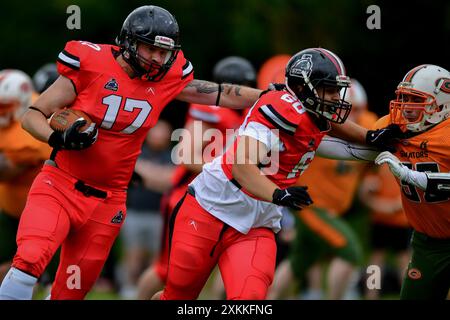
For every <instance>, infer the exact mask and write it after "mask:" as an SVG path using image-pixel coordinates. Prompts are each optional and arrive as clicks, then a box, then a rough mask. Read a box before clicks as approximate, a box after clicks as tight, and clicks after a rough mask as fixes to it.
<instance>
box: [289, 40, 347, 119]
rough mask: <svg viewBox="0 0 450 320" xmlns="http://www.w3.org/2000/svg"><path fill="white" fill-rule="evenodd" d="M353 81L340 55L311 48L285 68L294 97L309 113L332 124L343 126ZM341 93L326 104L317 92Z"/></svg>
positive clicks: (294, 58) (297, 55)
mask: <svg viewBox="0 0 450 320" xmlns="http://www.w3.org/2000/svg"><path fill="white" fill-rule="evenodd" d="M350 83H351V82H350V79H349V77H347V76H346V74H345V68H344V65H343V63H342V61H341V59H339V57H338V56H337V55H335V54H334V53H333V52H331V51H329V50H326V49H322V48H310V49H305V50H302V51H300V52H298V53H296V54H295V55H294V56H292V58H291V59H290V60H289V62H288V64H287V65H286V87H287V89H288V90H289V91H290V92H291V93H293V94H295V95H296V96H297V97H298V98H299V100H300V101H301V102H302V103H303V105H304V106H305V108H306V109H307V110H308V111H311V112H313V113H315V114H317V115H319V116H321V117H324V118H326V119H327V120H329V121H332V122H335V123H344V122H345V120H346V119H347V117H348V115H349V114H350V111H351V108H352V105H351V104H350V103H349V102H347V101H345V94H346V91H347V88H348V87H350ZM320 87H321V88H324V89H327V88H330V87H332V88H336V89H339V90H340V99H339V100H334V101H331V100H325V97H324V95H325V90H323V91H322V92H323V94H322V96H321V97H320V96H319V94H318V91H317V88H320Z"/></svg>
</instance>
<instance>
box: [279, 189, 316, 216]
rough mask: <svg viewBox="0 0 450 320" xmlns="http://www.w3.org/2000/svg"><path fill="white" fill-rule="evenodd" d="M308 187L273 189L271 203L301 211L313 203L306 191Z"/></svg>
mask: <svg viewBox="0 0 450 320" xmlns="http://www.w3.org/2000/svg"><path fill="white" fill-rule="evenodd" d="M307 189H308V187H289V188H286V189H275V191H274V192H273V195H272V202H273V203H275V204H277V205H279V206H284V207H288V208H291V209H294V210H301V209H303V208H304V207H306V206H309V205H310V204H312V203H313V201H312V199H311V197H310V196H309V194H308V192H307V191H306V190H307Z"/></svg>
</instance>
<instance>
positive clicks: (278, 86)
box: [259, 82, 286, 98]
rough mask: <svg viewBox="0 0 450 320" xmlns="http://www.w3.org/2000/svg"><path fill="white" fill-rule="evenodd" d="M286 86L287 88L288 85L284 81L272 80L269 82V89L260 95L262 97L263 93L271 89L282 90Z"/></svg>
mask: <svg viewBox="0 0 450 320" xmlns="http://www.w3.org/2000/svg"><path fill="white" fill-rule="evenodd" d="M285 88H286V85H285V84H284V83H272V82H271V83H269V86H268V87H267V89H266V90H264V91H263V92H261V93H260V94H259V97H260V98H261V96H262V95H263V94H266V93H268V92H270V91H281V90H283V89H285Z"/></svg>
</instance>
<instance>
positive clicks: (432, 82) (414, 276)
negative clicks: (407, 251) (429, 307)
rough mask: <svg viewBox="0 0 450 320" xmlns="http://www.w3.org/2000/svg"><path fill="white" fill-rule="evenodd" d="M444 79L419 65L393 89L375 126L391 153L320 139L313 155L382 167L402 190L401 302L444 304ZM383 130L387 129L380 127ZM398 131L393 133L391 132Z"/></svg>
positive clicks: (449, 104)
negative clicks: (388, 133) (388, 138)
mask: <svg viewBox="0 0 450 320" xmlns="http://www.w3.org/2000/svg"><path fill="white" fill-rule="evenodd" d="M449 79H450V73H449V72H448V71H447V70H445V69H444V68H442V67H439V66H436V65H430V64H425V65H419V66H417V67H415V68H413V69H412V70H410V71H409V72H408V73H407V74H406V75H405V77H404V78H403V80H402V81H401V82H400V83H399V85H398V87H397V90H396V94H397V97H396V99H395V100H393V101H391V103H390V113H389V115H387V116H384V117H383V118H381V119H380V120H378V122H377V123H376V128H380V129H376V130H372V131H370V132H369V133H368V135H371V134H375V135H376V134H378V133H379V132H381V131H383V130H386V128H389V129H390V130H395V131H397V130H400V133H395V134H393V136H394V135H395V136H397V142H394V140H393V141H392V143H393V150H392V151H393V152H389V151H384V152H381V153H379V152H378V151H376V150H370V149H369V148H366V147H363V146H356V145H352V144H347V143H346V142H344V141H342V140H339V139H334V138H326V139H324V140H323V141H322V143H321V146H320V147H319V149H318V153H319V154H320V153H321V151H322V150H323V151H324V152H325V153H326V154H327V156H332V157H334V158H336V159H356V160H369V161H370V160H375V163H376V164H383V163H387V164H388V165H389V167H390V170H391V171H392V173H393V174H394V176H396V178H397V180H398V182H399V184H400V186H401V189H402V204H403V209H404V211H405V214H406V216H407V218H408V221H409V223H410V224H411V227H412V228H413V229H414V232H413V236H412V250H413V253H412V259H411V262H410V264H409V266H408V271H407V273H406V276H405V278H404V281H403V285H402V290H401V298H402V299H445V298H446V296H447V293H448V290H449V287H450V282H449V281H450V276H449V272H450V267H449V258H448V257H449V238H450V216H449V215H448V211H449V198H450V174H449V170H450V163H449V161H448V159H449V157H448V152H449V137H450V134H449V128H450V122H449V121H450V120H449V119H448V118H449V114H450V90H449V88H450V80H449ZM386 126H387V127H386ZM395 128H398V129H395Z"/></svg>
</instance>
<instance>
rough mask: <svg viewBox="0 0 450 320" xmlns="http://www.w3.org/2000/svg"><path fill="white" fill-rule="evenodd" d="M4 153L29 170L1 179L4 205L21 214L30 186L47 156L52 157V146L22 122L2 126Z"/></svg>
mask: <svg viewBox="0 0 450 320" xmlns="http://www.w3.org/2000/svg"><path fill="white" fill-rule="evenodd" d="M0 137H2V138H1V139H0V153H2V154H3V155H4V156H5V157H6V158H7V159H8V160H9V161H11V162H12V163H13V164H15V165H17V166H26V169H25V171H23V172H22V173H21V174H19V176H18V177H15V178H14V179H12V180H11V181H2V182H0V208H2V209H3V210H4V211H5V212H7V213H8V214H11V215H13V216H15V217H19V216H20V214H21V213H22V210H23V208H24V206H25V202H26V200H27V194H28V190H29V189H30V187H31V184H32V182H33V180H34V177H35V176H36V175H37V174H38V172H39V170H40V168H41V166H42V164H43V162H44V160H46V159H48V158H49V157H50V152H51V148H50V147H49V146H48V145H47V144H45V143H42V142H40V141H38V140H36V139H34V138H33V137H32V136H31V135H30V134H28V133H27V132H26V131H25V130H23V129H22V127H21V125H20V123H19V122H14V123H13V124H12V125H10V126H9V127H7V128H0Z"/></svg>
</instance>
